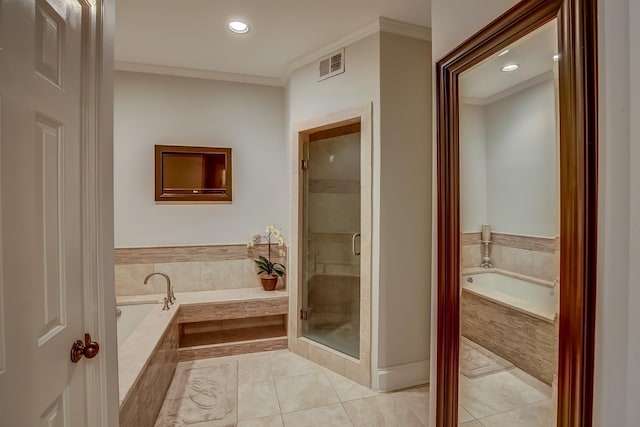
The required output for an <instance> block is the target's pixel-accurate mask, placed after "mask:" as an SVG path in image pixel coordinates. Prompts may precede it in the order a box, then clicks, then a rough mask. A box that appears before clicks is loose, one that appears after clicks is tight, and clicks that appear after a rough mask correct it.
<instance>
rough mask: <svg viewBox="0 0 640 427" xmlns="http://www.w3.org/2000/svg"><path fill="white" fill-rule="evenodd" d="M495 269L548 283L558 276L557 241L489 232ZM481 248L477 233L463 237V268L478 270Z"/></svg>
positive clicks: (558, 254) (558, 255)
mask: <svg viewBox="0 0 640 427" xmlns="http://www.w3.org/2000/svg"><path fill="white" fill-rule="evenodd" d="M491 240H492V243H491V245H490V255H491V262H492V264H493V266H494V267H495V268H498V269H501V270H506V271H510V272H513V273H518V274H521V275H524V276H529V277H533V278H536V279H540V280H545V281H549V282H553V281H555V280H556V279H557V278H558V276H559V274H560V238H559V237H534V236H522V235H516V234H505V233H495V232H494V233H491ZM483 250H484V247H483V246H482V244H481V243H480V233H463V234H462V268H463V269H469V268H475V267H480V265H481V264H482V255H483Z"/></svg>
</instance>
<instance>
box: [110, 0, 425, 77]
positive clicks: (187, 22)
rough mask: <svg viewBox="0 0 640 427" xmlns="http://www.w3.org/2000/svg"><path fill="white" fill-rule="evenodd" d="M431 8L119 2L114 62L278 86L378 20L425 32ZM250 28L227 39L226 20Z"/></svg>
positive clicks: (240, 0) (368, 3)
mask: <svg viewBox="0 0 640 427" xmlns="http://www.w3.org/2000/svg"><path fill="white" fill-rule="evenodd" d="M430 14H431V1H430V0H323V1H312V0H117V2H116V36H115V59H116V61H117V62H120V63H122V62H128V63H139V64H152V65H160V66H169V67H180V68H188V69H195V70H205V71H215V72H223V73H234V74H244V75H251V76H261V77H267V78H278V79H279V78H281V77H282V76H283V75H284V74H285V72H286V64H288V63H290V62H292V61H294V60H296V59H298V58H300V57H303V56H304V55H305V54H308V53H310V52H313V51H315V50H318V49H321V48H323V47H325V46H327V45H330V44H331V43H334V42H336V41H337V40H340V39H342V38H344V37H347V36H349V35H350V34H352V33H354V32H356V31H359V30H361V29H362V28H364V27H366V26H368V25H371V24H372V23H374V22H375V21H376V19H377V18H378V17H386V18H391V19H394V20H397V21H402V22H406V23H410V24H414V25H420V26H424V27H430V26H431V16H430ZM236 19H239V20H244V21H246V22H247V23H249V25H250V26H251V32H250V33H249V34H246V35H236V34H233V33H231V32H230V31H229V30H228V28H227V24H228V22H229V21H230V20H236Z"/></svg>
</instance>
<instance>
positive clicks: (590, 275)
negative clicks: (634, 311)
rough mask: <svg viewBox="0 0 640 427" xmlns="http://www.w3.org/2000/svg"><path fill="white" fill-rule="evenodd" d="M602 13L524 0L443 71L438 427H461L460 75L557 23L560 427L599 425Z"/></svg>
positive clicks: (444, 63)
mask: <svg viewBox="0 0 640 427" xmlns="http://www.w3.org/2000/svg"><path fill="white" fill-rule="evenodd" d="M596 12H597V10H596V2H594V1H590V0H523V1H521V2H519V3H518V4H517V5H516V6H514V7H513V8H512V9H510V10H509V11H507V12H506V13H504V14H503V15H502V16H500V17H498V18H497V19H496V20H494V21H493V22H491V23H490V24H489V25H487V26H486V27H485V28H483V29H482V30H480V31H479V32H478V33H476V34H475V35H473V36H472V37H471V38H469V39H468V40H467V41H465V42H464V43H462V44H461V45H460V46H458V47H457V48H455V49H454V50H453V51H451V52H450V53H449V54H447V55H446V56H445V57H444V58H442V59H441V60H440V61H439V62H438V63H437V65H436V73H437V75H436V79H437V82H436V86H437V87H436V90H437V126H438V127H437V151H438V152H437V162H438V163H437V179H438V284H437V286H438V288H437V304H438V318H437V322H438V327H437V330H438V333H437V356H436V357H437V371H436V375H437V378H436V381H437V383H436V389H435V392H436V425H437V426H438V427H454V426H457V425H458V371H459V360H458V357H459V338H460V165H459V148H460V147H459V144H460V143H459V135H460V133H459V98H458V95H459V93H458V91H459V86H458V82H459V77H460V74H461V73H463V72H465V71H467V70H469V69H471V68H472V67H473V66H475V65H477V64H479V63H480V62H482V61H483V60H485V59H487V58H488V57H490V56H492V55H495V54H497V53H498V52H500V51H501V50H502V49H504V48H506V47H507V46H508V45H510V44H511V43H513V42H515V41H516V40H518V39H520V38H521V37H523V36H525V35H527V34H529V33H530V32H532V31H534V30H535V29H537V28H539V27H541V26H542V25H544V24H546V23H548V22H550V21H551V20H553V19H555V18H557V19H558V21H557V22H558V39H559V54H560V61H559V64H558V65H559V100H560V101H559V109H560V112H559V116H560V196H561V197H560V200H561V202H560V205H561V206H560V239H561V240H560V241H561V252H560V283H561V286H560V312H559V329H560V331H559V334H560V336H559V345H558V347H559V348H558V350H559V355H558V402H557V425H558V426H560V427H578V426H591V424H592V410H593V364H594V361H593V359H594V329H595V297H596V244H597V241H596V237H597V236H596V231H597V180H598V170H597V165H598V138H597V134H598V124H597V118H598V117H597V105H598V98H597V84H598V83H597V77H598V76H597V23H596V16H597V15H596Z"/></svg>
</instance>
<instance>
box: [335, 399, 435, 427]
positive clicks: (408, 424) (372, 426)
mask: <svg viewBox="0 0 640 427" xmlns="http://www.w3.org/2000/svg"><path fill="white" fill-rule="evenodd" d="M342 405H343V406H344V409H345V410H346V411H347V414H349V418H351V421H352V422H353V424H354V425H355V426H358V427H359V426H361V427H378V426H380V427H386V426H402V427H423V425H422V423H421V422H420V421H419V420H418V418H416V416H415V415H414V414H413V413H412V412H411V411H409V410H408V409H407V408H406V407H405V406H404V405H403V404H401V403H400V402H398V401H397V400H396V399H395V398H394V397H393V396H391V395H388V394H387V395H380V396H374V397H368V398H366V399H360V400H352V401H350V402H344V403H343V404H342Z"/></svg>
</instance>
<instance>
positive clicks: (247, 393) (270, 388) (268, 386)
mask: <svg viewBox="0 0 640 427" xmlns="http://www.w3.org/2000/svg"><path fill="white" fill-rule="evenodd" d="M278 414H280V405H278V397H277V395H276V389H275V387H274V385H273V382H272V381H265V382H262V383H248V384H241V385H239V386H238V421H247V420H253V419H256V418H262V417H266V416H269V415H278Z"/></svg>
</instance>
